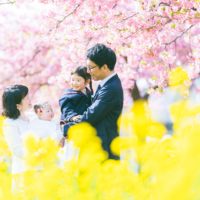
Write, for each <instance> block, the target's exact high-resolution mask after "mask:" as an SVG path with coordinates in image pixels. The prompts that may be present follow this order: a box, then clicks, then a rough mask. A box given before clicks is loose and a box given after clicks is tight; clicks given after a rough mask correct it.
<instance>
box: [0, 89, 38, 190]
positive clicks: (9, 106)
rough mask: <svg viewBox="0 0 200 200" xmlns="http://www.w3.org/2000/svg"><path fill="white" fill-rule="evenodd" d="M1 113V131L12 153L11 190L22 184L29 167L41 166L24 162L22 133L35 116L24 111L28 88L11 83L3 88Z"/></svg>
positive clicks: (25, 153)
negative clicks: (2, 119) (3, 117)
mask: <svg viewBox="0 0 200 200" xmlns="http://www.w3.org/2000/svg"><path fill="white" fill-rule="evenodd" d="M2 101H3V112H2V115H3V116H5V117H7V118H6V119H5V120H4V122H3V133H4V135H5V139H6V141H7V143H8V146H9V149H10V151H11V153H12V174H13V175H14V177H13V185H12V188H13V192H16V190H18V189H20V188H21V187H22V186H23V175H24V173H23V172H25V171H28V170H30V169H33V170H36V171H37V170H40V169H42V166H38V167H35V168H33V167H31V166H27V164H26V163H25V157H26V156H27V150H26V148H25V147H24V146H23V144H22V137H23V134H25V132H26V131H27V130H28V124H29V122H30V120H31V119H33V118H34V117H35V115H34V113H32V114H31V113H26V111H27V110H29V109H30V108H31V107H32V105H31V100H30V98H29V95H28V88H27V87H26V86H23V85H12V86H9V87H7V88H6V89H5V90H4V93H3V97H2Z"/></svg>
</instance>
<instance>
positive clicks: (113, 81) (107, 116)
mask: <svg viewBox="0 0 200 200" xmlns="http://www.w3.org/2000/svg"><path fill="white" fill-rule="evenodd" d="M122 108H123V90H122V85H121V81H120V79H119V77H118V75H115V76H113V77H112V78H110V79H109V80H108V81H107V82H106V83H105V84H104V85H103V86H102V88H101V89H100V90H99V92H98V94H97V95H96V97H95V99H94V100H93V104H92V105H91V106H90V107H88V109H87V111H86V112H84V113H83V115H82V117H81V118H80V120H79V121H78V122H88V123H90V124H91V125H92V126H93V127H95V128H96V130H97V136H99V137H100V138H101V140H102V146H103V148H104V150H106V151H107V152H108V154H109V158H111V159H118V157H117V156H115V155H113V154H112V152H111V150H110V144H111V142H112V140H113V139H114V138H115V137H117V136H118V127H117V120H118V118H119V116H120V114H121V112H122ZM73 124H76V122H71V123H68V124H66V125H64V133H67V131H68V129H69V128H70V127H71V126H72V125H73Z"/></svg>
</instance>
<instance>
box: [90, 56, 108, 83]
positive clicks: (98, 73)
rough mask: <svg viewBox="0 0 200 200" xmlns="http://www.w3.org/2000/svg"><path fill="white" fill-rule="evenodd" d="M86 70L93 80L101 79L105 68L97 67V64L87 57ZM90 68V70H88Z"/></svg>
mask: <svg viewBox="0 0 200 200" xmlns="http://www.w3.org/2000/svg"><path fill="white" fill-rule="evenodd" d="M87 67H88V69H87V71H88V73H90V74H91V76H92V79H93V80H94V81H99V80H103V79H104V77H105V69H104V67H102V68H100V69H99V66H98V65H96V64H95V63H94V62H92V61H91V60H90V59H87ZM89 68H90V70H89Z"/></svg>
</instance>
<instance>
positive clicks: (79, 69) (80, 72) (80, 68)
mask: <svg viewBox="0 0 200 200" xmlns="http://www.w3.org/2000/svg"><path fill="white" fill-rule="evenodd" d="M73 74H77V75H78V76H81V77H82V78H84V79H85V81H87V80H88V79H90V90H91V93H92V94H93V89H92V78H91V74H89V73H87V67H85V66H78V67H75V68H74V69H73V70H72V72H71V75H73Z"/></svg>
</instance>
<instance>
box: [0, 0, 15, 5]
mask: <svg viewBox="0 0 200 200" xmlns="http://www.w3.org/2000/svg"><path fill="white" fill-rule="evenodd" d="M15 2H16V1H12V2H4V3H0V5H3V4H14V3H15Z"/></svg>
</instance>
